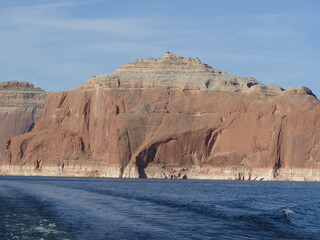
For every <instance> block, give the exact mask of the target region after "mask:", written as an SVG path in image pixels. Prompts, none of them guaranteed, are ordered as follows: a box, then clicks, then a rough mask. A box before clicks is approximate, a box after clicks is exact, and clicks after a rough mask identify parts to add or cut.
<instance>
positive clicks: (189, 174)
mask: <svg viewBox="0 0 320 240" xmlns="http://www.w3.org/2000/svg"><path fill="white" fill-rule="evenodd" d="M319 118H320V104H319V101H318V100H317V99H316V97H315V96H314V95H313V94H312V92H311V91H310V90H309V89H308V88H305V87H299V88H289V89H287V90H284V89H282V88H280V87H277V86H274V85H264V84H261V83H259V82H258V81H256V80H255V79H253V78H249V79H248V78H244V77H239V76H234V75H231V74H228V73H226V72H223V71H220V70H216V69H213V68H211V67H210V66H208V65H206V64H203V63H201V61H200V60H199V59H191V58H182V57H179V56H175V55H173V54H171V53H167V54H166V55H165V56H164V57H163V58H160V59H153V58H148V59H147V60H135V61H134V62H133V63H129V64H125V65H123V66H122V67H120V68H119V69H118V70H117V71H115V72H114V73H113V74H106V75H100V76H95V77H93V78H92V79H90V80H89V81H88V82H86V83H84V84H83V85H81V86H80V87H78V88H77V89H76V90H75V91H70V92H59V93H54V94H51V95H50V96H49V97H48V99H47V101H46V103H45V106H44V112H43V114H42V117H41V119H40V120H39V121H38V123H37V126H36V128H35V129H34V130H33V131H32V132H29V133H26V134H24V135H21V136H18V137H14V138H12V139H11V142H10V144H9V145H8V146H7V151H6V154H5V157H4V158H3V160H2V163H1V166H2V168H1V171H2V173H4V174H25V175H51V176H97V177H134V178H136V177H152V178H194V179H238V180H320V158H319V153H320V145H319V144H320V142H319V140H320V139H319V136H320V133H319V131H320V123H319V122H320V121H319Z"/></svg>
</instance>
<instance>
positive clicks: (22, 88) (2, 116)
mask: <svg viewBox="0 0 320 240" xmlns="http://www.w3.org/2000/svg"><path fill="white" fill-rule="evenodd" d="M45 97H46V92H45V91H43V90H42V89H40V88H35V87H34V86H33V85H32V84H31V83H28V82H18V81H11V82H0V136H1V138H0V158H1V156H2V155H3V153H4V150H5V146H6V144H7V141H8V140H9V138H11V137H13V136H17V135H20V134H22V133H26V132H28V131H31V130H32V128H33V127H34V125H35V121H36V120H37V118H38V117H39V115H40V112H41V109H42V105H43V103H44V100H45Z"/></svg>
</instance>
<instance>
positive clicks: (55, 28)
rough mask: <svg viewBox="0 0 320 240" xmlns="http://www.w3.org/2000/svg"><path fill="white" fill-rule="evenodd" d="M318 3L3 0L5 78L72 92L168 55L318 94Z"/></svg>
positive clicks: (0, 71) (0, 55)
mask: <svg viewBox="0 0 320 240" xmlns="http://www.w3.org/2000/svg"><path fill="white" fill-rule="evenodd" d="M319 12H320V1H318V0H299V1H297V0H281V1H280V0H197V1H196V0H161V1H156V0H155V1H152V0H127V1H125V0H114V1H113V0H91V1H89V0H61V1H59V0H54V1H50V0H28V1H26V0H1V1H0V66H1V67H0V80H1V81H11V80H18V81H29V82H31V83H33V84H35V85H36V86H39V87H41V88H43V89H45V90H47V91H63V90H72V89H74V88H76V87H77V86H79V85H80V84H82V83H83V82H85V81H87V80H88V79H89V78H90V77H91V76H92V75H98V74H103V73H112V72H113V71H115V70H116V69H117V68H118V67H119V66H120V65H122V64H125V63H128V62H131V61H133V60H134V59H135V58H147V57H156V58H157V57H162V56H163V55H164V53H165V52H166V51H171V52H173V53H175V54H177V55H181V56H184V57H199V58H200V59H201V60H202V62H204V63H207V64H209V65H211V66H212V67H214V68H216V69H221V70H224V71H227V72H229V73H231V74H235V75H241V76H246V77H251V76H252V77H255V78H256V79H257V80H258V81H260V82H262V83H265V84H269V83H270V84H276V85H279V86H282V87H284V88H286V87H289V86H302V85H304V86H307V87H309V88H311V89H312V90H313V92H314V93H315V94H316V95H317V96H320V77H319V74H317V72H318V71H319V68H320V44H319V43H320V14H319Z"/></svg>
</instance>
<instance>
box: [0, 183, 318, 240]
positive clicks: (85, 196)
mask: <svg viewBox="0 0 320 240" xmlns="http://www.w3.org/2000/svg"><path fill="white" fill-rule="evenodd" d="M319 216H320V183H294V182H233V181H230V182H229V181H191V180H148V179H145V180H142V179H93V178H39V177H0V239H1V240H2V239H10V240H11V239H27V240H29V239H122V240H123V239H130V240H131V239H133V240H134V239H161V240H163V239H201V240H203V239H320V217H319Z"/></svg>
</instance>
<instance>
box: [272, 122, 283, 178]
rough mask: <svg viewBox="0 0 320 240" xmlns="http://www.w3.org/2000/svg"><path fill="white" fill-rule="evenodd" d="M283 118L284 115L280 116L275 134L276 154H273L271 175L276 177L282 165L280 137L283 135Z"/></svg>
mask: <svg viewBox="0 0 320 240" xmlns="http://www.w3.org/2000/svg"><path fill="white" fill-rule="evenodd" d="M284 119H285V116H283V117H282V118H281V122H280V126H279V130H278V134H277V139H276V144H275V146H276V155H275V163H274V167H273V177H274V178H277V177H278V176H279V174H280V169H281V167H282V166H283V163H282V158H281V157H282V156H281V154H282V147H281V146H282V137H283V121H284Z"/></svg>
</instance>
